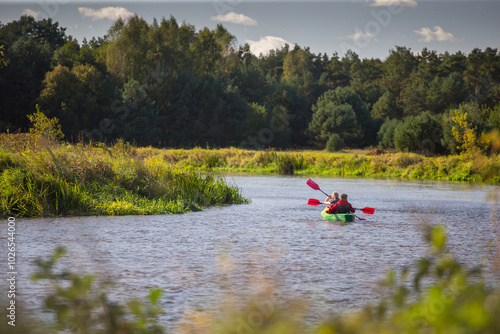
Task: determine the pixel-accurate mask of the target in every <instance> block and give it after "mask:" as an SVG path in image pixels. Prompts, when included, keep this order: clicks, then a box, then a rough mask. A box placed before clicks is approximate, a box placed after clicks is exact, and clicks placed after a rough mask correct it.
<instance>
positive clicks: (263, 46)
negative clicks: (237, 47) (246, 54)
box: [245, 36, 291, 57]
mask: <svg viewBox="0 0 500 334" xmlns="http://www.w3.org/2000/svg"><path fill="white" fill-rule="evenodd" d="M245 42H247V43H248V45H250V52H252V53H253V54H254V55H256V56H257V57H258V56H259V55H260V54H261V53H262V54H263V55H267V54H268V53H269V51H271V50H274V49H279V48H282V47H283V46H285V44H288V45H291V43H290V42H288V41H286V40H284V39H283V38H281V37H274V36H266V37H261V38H260V40H258V41H251V40H246V41H245Z"/></svg>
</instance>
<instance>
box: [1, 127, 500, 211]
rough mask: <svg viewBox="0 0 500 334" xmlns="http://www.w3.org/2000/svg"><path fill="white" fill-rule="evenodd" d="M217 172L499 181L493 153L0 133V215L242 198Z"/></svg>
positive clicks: (157, 207)
mask: <svg viewBox="0 0 500 334" xmlns="http://www.w3.org/2000/svg"><path fill="white" fill-rule="evenodd" d="M224 173H259V174H274V175H319V176H326V177H347V178H349V177H364V178H386V179H410V180H414V179H418V180H444V181H466V182H483V183H490V184H498V183H500V158H499V156H498V155H497V154H492V155H491V156H489V157H487V156H485V155H465V154H462V155H450V156H439V157H426V156H422V155H418V154H415V153H387V152H385V151H382V150H379V149H374V150H371V151H362V150H356V151H350V152H349V151H347V152H343V153H329V152H326V151H306V150H305V151H275V150H266V151H252V150H246V149H239V148H234V147H231V148H221V149H209V148H206V149H203V148H193V149H158V148H153V147H136V146H134V145H131V144H129V143H127V142H124V141H122V140H118V141H116V142H115V143H114V144H113V145H111V146H106V145H104V144H98V145H97V146H95V145H92V144H67V143H59V142H57V141H52V140H48V139H47V138H46V137H43V136H39V135H37V134H22V133H21V134H2V135H0V216H3V217H6V216H17V217H40V216H62V215H144V214H171V213H185V212H190V211H199V210H202V208H204V207H208V206H214V205H226V204H240V203H248V202H249V200H248V199H245V198H243V197H242V196H241V193H240V190H239V189H238V188H237V186H235V185H227V184H226V182H225V179H224V176H223V174H224Z"/></svg>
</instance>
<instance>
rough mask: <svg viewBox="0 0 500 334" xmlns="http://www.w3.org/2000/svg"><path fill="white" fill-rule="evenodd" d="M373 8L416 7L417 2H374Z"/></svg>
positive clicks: (398, 0) (400, 0) (386, 0)
mask: <svg viewBox="0 0 500 334" xmlns="http://www.w3.org/2000/svg"><path fill="white" fill-rule="evenodd" d="M370 6H372V7H389V6H406V7H416V6H417V2H416V1H415V0H374V1H373V2H371V3H370Z"/></svg>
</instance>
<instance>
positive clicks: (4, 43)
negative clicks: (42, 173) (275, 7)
mask: <svg viewBox="0 0 500 334" xmlns="http://www.w3.org/2000/svg"><path fill="white" fill-rule="evenodd" d="M37 110H38V111H40V112H42V113H43V114H44V115H46V116H47V117H48V118H50V119H52V120H57V121H58V123H59V124H60V125H61V129H62V133H63V136H64V140H66V141H68V142H92V143H96V142H104V143H111V142H114V141H116V140H118V139H120V140H124V141H126V142H131V143H134V144H135V145H138V146H153V147H161V148H163V147H168V148H191V147H197V146H198V147H211V148H214V147H217V148H221V147H238V148H246V149H252V150H262V149H266V148H277V149H301V148H315V149H324V148H326V149H327V150H328V151H339V150H342V149H344V148H367V147H371V148H374V147H380V148H384V149H389V150H395V151H398V152H416V153H423V154H426V155H447V154H457V153H462V152H468V151H470V150H471V149H479V150H486V149H487V148H488V147H487V146H488V144H487V141H485V140H483V138H484V136H483V135H484V134H487V133H490V132H492V131H494V130H500V54H499V53H498V50H497V49H494V48H486V49H485V50H480V49H474V50H472V51H471V52H470V53H469V54H465V53H463V52H457V53H454V54H449V53H444V54H438V53H437V52H436V51H432V50H428V49H426V48H425V49H423V50H421V51H418V52H415V51H413V50H411V49H409V48H407V47H405V46H395V47H394V49H391V50H388V55H387V57H386V58H385V59H383V60H381V59H373V58H372V59H366V58H365V59H360V58H359V56H358V55H357V54H356V53H355V52H352V51H348V52H347V53H346V54H345V55H343V56H342V57H341V56H339V55H338V54H337V53H335V54H332V55H327V54H321V53H320V54H314V53H311V52H310V50H309V48H307V47H301V46H298V45H295V46H289V45H285V46H284V47H282V48H280V49H276V50H271V51H270V52H269V53H268V54H267V55H262V54H261V55H260V56H255V55H253V54H252V53H251V52H250V48H249V45H248V44H246V45H244V46H238V44H237V41H236V39H235V37H234V36H233V35H231V33H230V32H229V31H228V30H227V29H226V28H225V27H224V26H222V25H221V24H219V25H217V26H216V28H215V29H213V30H211V29H209V28H203V29H201V30H196V28H195V27H194V26H193V25H190V24H187V23H184V22H183V23H179V22H178V21H177V20H176V19H175V18H174V17H170V18H169V19H166V18H162V19H161V20H156V19H155V20H154V21H153V22H152V23H151V24H150V23H148V22H146V21H145V20H144V19H142V18H140V17H138V16H133V17H131V18H129V19H128V20H121V19H119V20H117V21H116V22H114V24H113V25H112V27H111V28H110V29H109V31H108V32H107V34H106V35H105V36H103V37H98V38H95V37H94V38H92V40H90V41H87V40H83V41H82V43H81V44H80V43H79V42H78V41H77V40H76V39H74V38H73V37H72V36H68V35H67V34H66V29H65V28H64V27H60V26H59V23H58V22H53V21H52V20H51V19H43V20H38V21H37V20H36V19H34V18H33V17H30V16H22V17H20V19H19V20H17V21H13V22H9V23H7V24H0V132H4V133H15V132H26V131H27V130H28V128H29V127H30V119H33V117H34V116H33V115H34V114H35V112H36V111H37Z"/></svg>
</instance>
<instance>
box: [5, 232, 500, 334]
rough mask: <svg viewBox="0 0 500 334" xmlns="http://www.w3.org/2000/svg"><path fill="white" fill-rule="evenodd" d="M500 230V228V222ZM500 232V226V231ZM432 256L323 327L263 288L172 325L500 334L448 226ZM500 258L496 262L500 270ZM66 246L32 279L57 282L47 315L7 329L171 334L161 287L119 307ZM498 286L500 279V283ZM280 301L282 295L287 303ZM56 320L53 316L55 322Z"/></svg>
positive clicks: (477, 277)
mask: <svg viewBox="0 0 500 334" xmlns="http://www.w3.org/2000/svg"><path fill="white" fill-rule="evenodd" d="M494 228H496V229H498V226H497V224H496V223H495V224H494ZM496 233H497V236H498V230H497V231H496ZM425 237H426V239H427V241H428V243H429V249H428V251H427V253H426V255H425V256H424V257H423V258H421V259H420V260H418V261H417V262H415V263H414V265H412V266H410V267H409V268H404V269H402V270H401V271H399V272H396V271H391V272H389V274H388V275H387V278H386V280H385V281H384V282H383V284H382V286H383V290H382V291H383V293H382V296H381V297H380V299H379V300H380V301H379V302H377V303H375V304H368V305H366V306H364V307H363V308H361V309H359V310H357V311H354V312H350V313H342V314H341V313H338V314H337V315H334V316H331V317H330V318H329V319H325V320H324V321H321V322H319V323H316V324H311V323H310V322H307V321H306V320H305V319H306V316H307V315H306V310H307V307H306V306H305V303H301V302H298V301H297V300H293V301H292V300H287V299H286V298H284V297H282V298H279V297H276V290H275V289H274V290H273V288H269V287H266V288H263V289H260V290H259V293H256V294H255V295H253V296H242V295H240V296H236V298H233V299H230V298H226V299H224V300H222V299H221V300H220V305H216V306H215V307H214V309H213V310H211V311H210V312H208V311H193V312H192V313H190V314H186V315H185V316H184V319H183V320H182V321H181V322H180V323H178V324H176V325H175V326H173V328H172V329H171V330H169V332H173V333H280V334H284V333H317V334H329V333H498V329H499V328H500V317H499V315H500V286H498V285H497V286H492V284H487V283H486V282H485V280H484V279H483V278H481V277H482V275H481V269H478V268H476V269H468V268H467V267H466V266H465V265H463V264H460V263H458V262H457V261H456V260H455V259H454V258H453V257H452V256H451V255H450V253H449V252H448V251H447V248H446V246H445V243H446V233H445V230H444V228H443V227H442V226H437V227H433V228H429V229H428V231H427V232H426V233H425ZM496 243H497V253H496V254H497V255H496V258H495V259H494V261H496V264H495V271H496V274H497V275H498V274H499V271H498V239H497V240H496ZM63 255H64V249H62V248H59V249H57V250H56V251H55V253H54V254H53V255H52V257H51V258H50V259H48V260H43V259H39V260H38V261H37V266H38V269H37V271H36V273H35V274H34V275H33V279H35V280H42V281H45V283H47V282H50V286H51V287H52V289H51V291H50V293H49V295H48V296H47V297H46V298H45V311H46V312H48V313H49V314H50V315H51V316H50V317H47V316H46V317H45V318H44V319H45V320H40V319H38V318H37V317H36V316H35V315H27V314H26V312H24V313H23V312H22V310H19V311H18V316H17V322H16V327H11V326H9V325H7V322H6V321H2V322H1V324H0V331H1V332H2V333H5V332H6V330H8V332H9V333H63V332H64V333H166V332H167V329H166V326H165V325H164V324H162V323H161V315H162V314H163V313H164V312H163V310H162V307H161V298H162V291H161V290H160V289H156V288H155V289H152V290H150V292H149V294H148V297H147V298H146V300H145V301H138V300H132V301H128V302H126V303H125V304H118V303H115V302H112V301H110V300H109V299H108V297H107V295H106V289H107V288H108V285H109V283H98V282H99V281H98V280H97V279H96V277H95V276H92V275H77V274H75V273H71V272H69V271H65V270H58V269H56V268H60V267H61V266H59V265H57V266H56V264H57V262H58V260H59V259H60V258H61V257H62V256H63ZM497 283H498V282H497ZM280 299H281V300H280ZM49 318H50V319H51V320H48V319H49Z"/></svg>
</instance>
